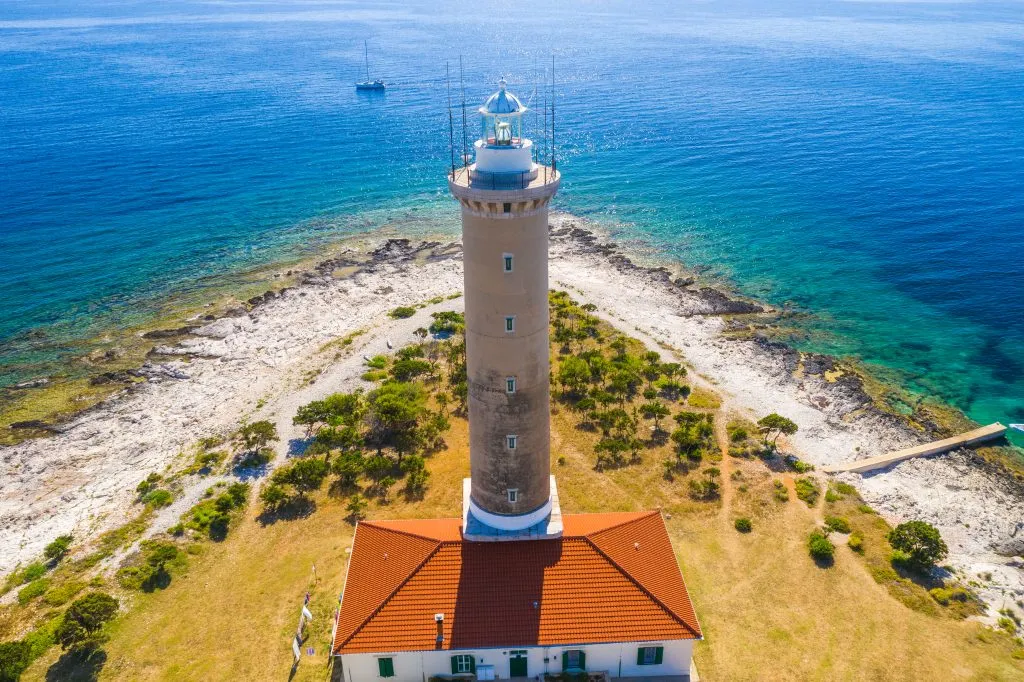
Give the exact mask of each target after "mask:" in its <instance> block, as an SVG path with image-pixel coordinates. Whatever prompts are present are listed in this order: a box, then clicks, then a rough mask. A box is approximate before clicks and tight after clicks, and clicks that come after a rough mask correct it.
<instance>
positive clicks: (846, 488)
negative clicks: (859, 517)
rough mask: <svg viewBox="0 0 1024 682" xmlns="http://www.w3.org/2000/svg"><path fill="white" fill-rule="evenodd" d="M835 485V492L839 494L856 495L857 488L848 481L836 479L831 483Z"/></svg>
mask: <svg viewBox="0 0 1024 682" xmlns="http://www.w3.org/2000/svg"><path fill="white" fill-rule="evenodd" d="M832 485H833V487H835V489H836V492H837V493H839V494H840V495H856V494H857V489H856V488H854V487H853V486H852V485H850V484H849V483H843V482H842V481H836V482H835V483H833V484H832Z"/></svg>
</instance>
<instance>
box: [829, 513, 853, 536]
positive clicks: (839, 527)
mask: <svg viewBox="0 0 1024 682" xmlns="http://www.w3.org/2000/svg"><path fill="white" fill-rule="evenodd" d="M825 526H826V527H827V528H828V529H829V530H832V531H835V532H836V533H844V534H845V533H849V532H850V522H849V521H847V520H846V519H844V518H843V517H841V516H826V517H825Z"/></svg>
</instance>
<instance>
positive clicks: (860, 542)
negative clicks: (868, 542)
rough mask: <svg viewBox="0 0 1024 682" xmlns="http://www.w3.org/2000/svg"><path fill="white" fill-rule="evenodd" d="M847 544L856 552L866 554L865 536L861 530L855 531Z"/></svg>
mask: <svg viewBox="0 0 1024 682" xmlns="http://www.w3.org/2000/svg"><path fill="white" fill-rule="evenodd" d="M846 544H847V545H849V546H850V549H852V550H853V551H854V552H857V553H858V554H861V553H863V552H864V534H863V533H861V532H860V531H859V530H855V531H853V532H852V533H850V539H849V540H847V541H846Z"/></svg>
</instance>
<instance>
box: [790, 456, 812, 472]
mask: <svg viewBox="0 0 1024 682" xmlns="http://www.w3.org/2000/svg"><path fill="white" fill-rule="evenodd" d="M789 464H790V466H792V467H793V470H794V471H796V472H797V473H799V474H806V473H807V472H808V471H814V465H813V464H808V463H807V462H804V461H801V460H799V459H797V458H796V457H793V458H791V459H790V460H789Z"/></svg>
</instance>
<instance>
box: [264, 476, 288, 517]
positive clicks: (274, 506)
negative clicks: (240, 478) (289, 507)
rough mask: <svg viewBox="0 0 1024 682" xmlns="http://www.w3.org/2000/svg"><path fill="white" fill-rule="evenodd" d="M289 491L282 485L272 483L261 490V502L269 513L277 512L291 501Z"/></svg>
mask: <svg viewBox="0 0 1024 682" xmlns="http://www.w3.org/2000/svg"><path fill="white" fill-rule="evenodd" d="M291 497H292V496H291V495H290V494H289V493H288V489H287V488H285V487H284V486H283V485H281V484H280V483H274V482H270V483H268V484H267V485H265V486H263V489H262V490H260V501H261V502H263V507H264V509H266V510H267V511H269V512H275V511H277V510H278V509H280V508H281V507H283V506H284V505H286V504H288V502H289V501H290V500H291Z"/></svg>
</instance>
